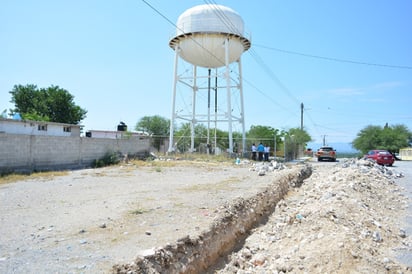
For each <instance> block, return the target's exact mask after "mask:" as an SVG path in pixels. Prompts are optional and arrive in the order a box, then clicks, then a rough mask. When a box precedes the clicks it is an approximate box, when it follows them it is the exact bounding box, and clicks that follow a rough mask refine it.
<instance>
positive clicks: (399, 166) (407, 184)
mask: <svg viewBox="0 0 412 274" xmlns="http://www.w3.org/2000/svg"><path fill="white" fill-rule="evenodd" d="M393 168H394V169H395V170H397V171H398V172H402V173H403V174H404V175H405V177H403V178H400V179H398V180H396V183H397V184H398V185H400V186H402V187H404V188H405V190H406V191H405V195H406V196H407V197H409V206H408V209H407V216H406V218H405V220H406V224H405V227H404V229H405V230H406V233H407V235H408V237H412V161H396V162H395V164H394V165H393ZM399 259H400V260H401V261H402V262H403V263H405V264H408V265H412V247H409V249H407V250H403V251H402V252H401V253H400V255H399Z"/></svg>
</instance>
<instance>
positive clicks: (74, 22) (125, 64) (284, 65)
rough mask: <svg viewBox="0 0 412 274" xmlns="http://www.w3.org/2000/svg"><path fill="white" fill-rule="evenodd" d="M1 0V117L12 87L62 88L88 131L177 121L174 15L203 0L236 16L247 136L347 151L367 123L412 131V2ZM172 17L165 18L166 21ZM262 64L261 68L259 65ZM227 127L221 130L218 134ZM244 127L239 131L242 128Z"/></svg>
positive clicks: (7, 105)
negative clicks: (244, 46)
mask: <svg viewBox="0 0 412 274" xmlns="http://www.w3.org/2000/svg"><path fill="white" fill-rule="evenodd" d="M146 2H147V3H149V4H150V5H151V6H152V7H154V8H155V9H156V10H157V11H158V12H159V13H161V14H162V15H163V16H160V15H159V13H158V12H156V11H155V10H153V8H151V7H150V6H149V5H147V3H145V1H139V0H134V1H132V0H123V1H108V0H89V1H83V0H72V1H51V0H50V1H48V0H39V1H28V0H26V1H25V0H13V1H12V0H3V1H1V4H0V5H1V6H0V112H1V111H2V110H3V109H6V108H12V107H13V105H12V104H11V103H10V102H9V101H10V99H11V96H10V94H9V91H10V90H11V89H12V88H13V86H14V85H15V84H22V85H25V84H35V85H37V86H38V87H48V86H50V85H58V86H60V87H62V88H64V89H66V90H68V91H69V92H70V93H71V94H73V95H74V96H75V98H74V100H75V103H76V104H78V105H80V106H81V107H83V108H85V109H87V111H88V114H87V118H86V119H85V120H84V121H82V124H83V125H84V126H85V130H90V129H95V130H115V129H116V127H117V125H118V123H119V122H120V121H124V122H125V123H126V124H127V125H128V126H129V129H133V128H134V126H135V124H136V123H137V122H138V121H139V119H140V118H142V117H143V116H151V115H160V116H163V117H165V118H168V119H169V118H170V112H171V98H172V84H173V82H172V81H173V69H174V67H173V65H174V52H173V50H172V49H170V48H169V46H168V42H169V39H170V38H171V37H172V36H173V34H174V32H175V26H174V25H173V24H171V23H170V22H169V21H168V20H170V21H171V22H173V23H176V21H177V18H178V16H179V15H180V14H181V13H183V12H184V11H185V10H187V9H189V8H191V7H193V6H196V5H200V4H205V3H206V2H209V3H210V2H216V3H218V4H221V5H224V6H228V7H230V8H232V9H233V10H235V11H236V12H238V13H239V14H240V15H241V16H242V18H243V20H244V23H245V28H246V31H247V32H248V33H249V34H250V35H251V38H252V39H251V40H252V47H251V50H249V51H248V52H245V53H244V54H243V55H242V66H243V77H244V79H245V80H246V81H247V82H248V83H252V85H249V84H248V83H246V81H245V82H244V83H243V84H244V90H243V92H244V102H245V118H246V121H245V123H246V129H249V128H250V126H251V125H263V126H271V127H273V128H278V129H284V130H287V129H289V128H292V127H299V126H300V103H304V105H305V111H304V127H305V129H306V130H307V131H308V132H309V133H310V134H311V136H312V138H313V139H314V140H315V142H319V143H320V142H322V138H323V136H324V135H326V140H327V142H328V143H333V142H351V141H352V140H353V139H354V138H355V137H356V134H357V133H358V132H359V131H360V130H361V129H362V128H364V127H366V126H367V125H382V126H383V125H384V124H385V123H389V125H393V124H404V125H406V126H407V127H408V128H409V129H410V130H411V129H412V110H411V106H412V93H411V92H412V53H411V50H412V28H411V27H410V26H411V25H412V19H411V17H410V14H411V12H412V2H411V1H405V0H395V1H383V0H364V1H358V0H347V1H327V0H313V1H276V0H270V1H269V0H267V1H234V0H232V1H229V0H227V1H194V0H192V1H189V0H184V1H183V0H182V1H166V0H162V1H160V0H147V1H146ZM165 18H167V19H168V20H167V19H165ZM259 60H261V61H259ZM222 129H224V130H226V129H225V128H222ZM234 129H235V130H236V127H235V128H234Z"/></svg>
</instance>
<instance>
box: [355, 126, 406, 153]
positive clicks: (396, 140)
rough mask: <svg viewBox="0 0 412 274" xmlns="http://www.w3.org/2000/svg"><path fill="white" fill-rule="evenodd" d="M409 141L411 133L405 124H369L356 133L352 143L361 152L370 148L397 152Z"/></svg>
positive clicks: (365, 151)
mask: <svg viewBox="0 0 412 274" xmlns="http://www.w3.org/2000/svg"><path fill="white" fill-rule="evenodd" d="M411 141H412V133H411V131H409V130H408V128H407V127H406V126H405V125H394V126H388V125H385V126H384V127H381V126H374V125H369V126H366V127H365V128H364V129H362V130H361V131H360V132H359V133H358V134H357V137H356V138H355V139H354V140H353V141H352V145H353V147H354V148H356V149H358V150H359V151H361V152H362V153H363V154H365V153H367V152H368V151H369V150H371V149H386V150H388V151H390V152H398V151H399V149H400V148H403V147H408V146H409V143H411Z"/></svg>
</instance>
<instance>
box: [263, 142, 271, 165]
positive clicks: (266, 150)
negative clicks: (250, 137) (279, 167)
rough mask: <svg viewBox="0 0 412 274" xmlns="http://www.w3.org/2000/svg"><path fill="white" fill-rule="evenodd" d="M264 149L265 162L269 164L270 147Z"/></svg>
mask: <svg viewBox="0 0 412 274" xmlns="http://www.w3.org/2000/svg"><path fill="white" fill-rule="evenodd" d="M264 149H265V150H264V156H265V161H266V162H269V152H270V146H268V145H265V148H264Z"/></svg>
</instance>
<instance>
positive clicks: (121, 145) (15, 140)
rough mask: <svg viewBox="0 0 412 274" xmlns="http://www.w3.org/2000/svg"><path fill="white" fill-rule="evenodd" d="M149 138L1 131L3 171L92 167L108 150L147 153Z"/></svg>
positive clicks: (0, 148)
mask: <svg viewBox="0 0 412 274" xmlns="http://www.w3.org/2000/svg"><path fill="white" fill-rule="evenodd" d="M149 149H150V139H149V138H147V137H140V138H131V139H102V138H85V137H59V136H40V135H23V134H0V173H4V172H12V171H25V172H31V171H34V170H52V169H61V168H81V167H87V166H90V164H91V163H92V162H93V161H94V160H96V159H100V158H102V157H103V156H104V155H105V154H106V153H107V152H120V153H122V154H129V155H136V154H140V155H142V154H145V153H148V152H149Z"/></svg>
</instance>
